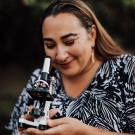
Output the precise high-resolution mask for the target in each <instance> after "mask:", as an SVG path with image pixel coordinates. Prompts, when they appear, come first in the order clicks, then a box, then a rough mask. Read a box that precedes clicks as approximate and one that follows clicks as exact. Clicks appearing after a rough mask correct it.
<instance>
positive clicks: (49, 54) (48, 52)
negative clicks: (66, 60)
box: [45, 49, 55, 61]
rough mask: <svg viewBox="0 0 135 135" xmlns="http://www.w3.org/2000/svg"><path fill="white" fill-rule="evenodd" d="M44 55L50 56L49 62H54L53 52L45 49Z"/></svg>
mask: <svg viewBox="0 0 135 135" xmlns="http://www.w3.org/2000/svg"><path fill="white" fill-rule="evenodd" d="M45 54H46V55H47V56H50V57H51V60H52V61H54V58H55V53H54V51H52V50H48V49H45Z"/></svg>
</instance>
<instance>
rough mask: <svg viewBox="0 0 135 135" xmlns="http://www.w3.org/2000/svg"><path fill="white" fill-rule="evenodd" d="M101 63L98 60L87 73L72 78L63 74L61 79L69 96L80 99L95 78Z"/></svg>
mask: <svg viewBox="0 0 135 135" xmlns="http://www.w3.org/2000/svg"><path fill="white" fill-rule="evenodd" d="M100 63H101V61H99V60H96V61H95V63H92V64H91V66H90V67H89V68H88V69H87V70H86V71H85V72H82V73H81V74H79V75H76V76H72V77H71V76H65V75H63V74H62V75H61V77H62V81H63V85H64V89H65V91H66V93H67V95H69V96H71V97H73V98H76V97H78V95H80V93H81V92H82V91H83V90H84V89H85V88H86V86H87V85H88V84H89V83H90V81H91V80H92V78H93V77H94V75H95V73H96V71H97V69H98V67H99V66H100Z"/></svg>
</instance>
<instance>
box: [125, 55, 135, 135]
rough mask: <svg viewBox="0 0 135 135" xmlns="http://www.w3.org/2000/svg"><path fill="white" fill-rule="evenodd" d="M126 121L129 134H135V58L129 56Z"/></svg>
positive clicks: (126, 82)
mask: <svg viewBox="0 0 135 135" xmlns="http://www.w3.org/2000/svg"><path fill="white" fill-rule="evenodd" d="M125 65H126V66H125V70H124V74H125V75H126V77H125V84H124V85H125V93H126V100H125V104H126V119H127V127H128V130H129V131H128V132H129V133H135V56H128V57H127V59H126V61H125Z"/></svg>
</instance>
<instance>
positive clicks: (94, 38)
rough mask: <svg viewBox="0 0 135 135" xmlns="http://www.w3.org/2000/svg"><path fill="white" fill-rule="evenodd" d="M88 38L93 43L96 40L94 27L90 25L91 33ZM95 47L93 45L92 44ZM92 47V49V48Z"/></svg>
mask: <svg viewBox="0 0 135 135" xmlns="http://www.w3.org/2000/svg"><path fill="white" fill-rule="evenodd" d="M90 37H91V39H92V41H93V42H95V40H96V26H95V25H92V27H91V32H90ZM93 45H94V46H95V44H93ZM94 46H92V47H94Z"/></svg>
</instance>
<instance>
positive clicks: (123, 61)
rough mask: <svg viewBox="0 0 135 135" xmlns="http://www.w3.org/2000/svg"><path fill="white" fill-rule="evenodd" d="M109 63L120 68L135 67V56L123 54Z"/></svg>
mask: <svg viewBox="0 0 135 135" xmlns="http://www.w3.org/2000/svg"><path fill="white" fill-rule="evenodd" d="M107 62H109V63H110V64H112V65H113V66H116V67H120V68H126V67H135V56H133V55H130V54H122V55H120V56H117V57H116V58H115V59H112V60H109V61H107Z"/></svg>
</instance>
